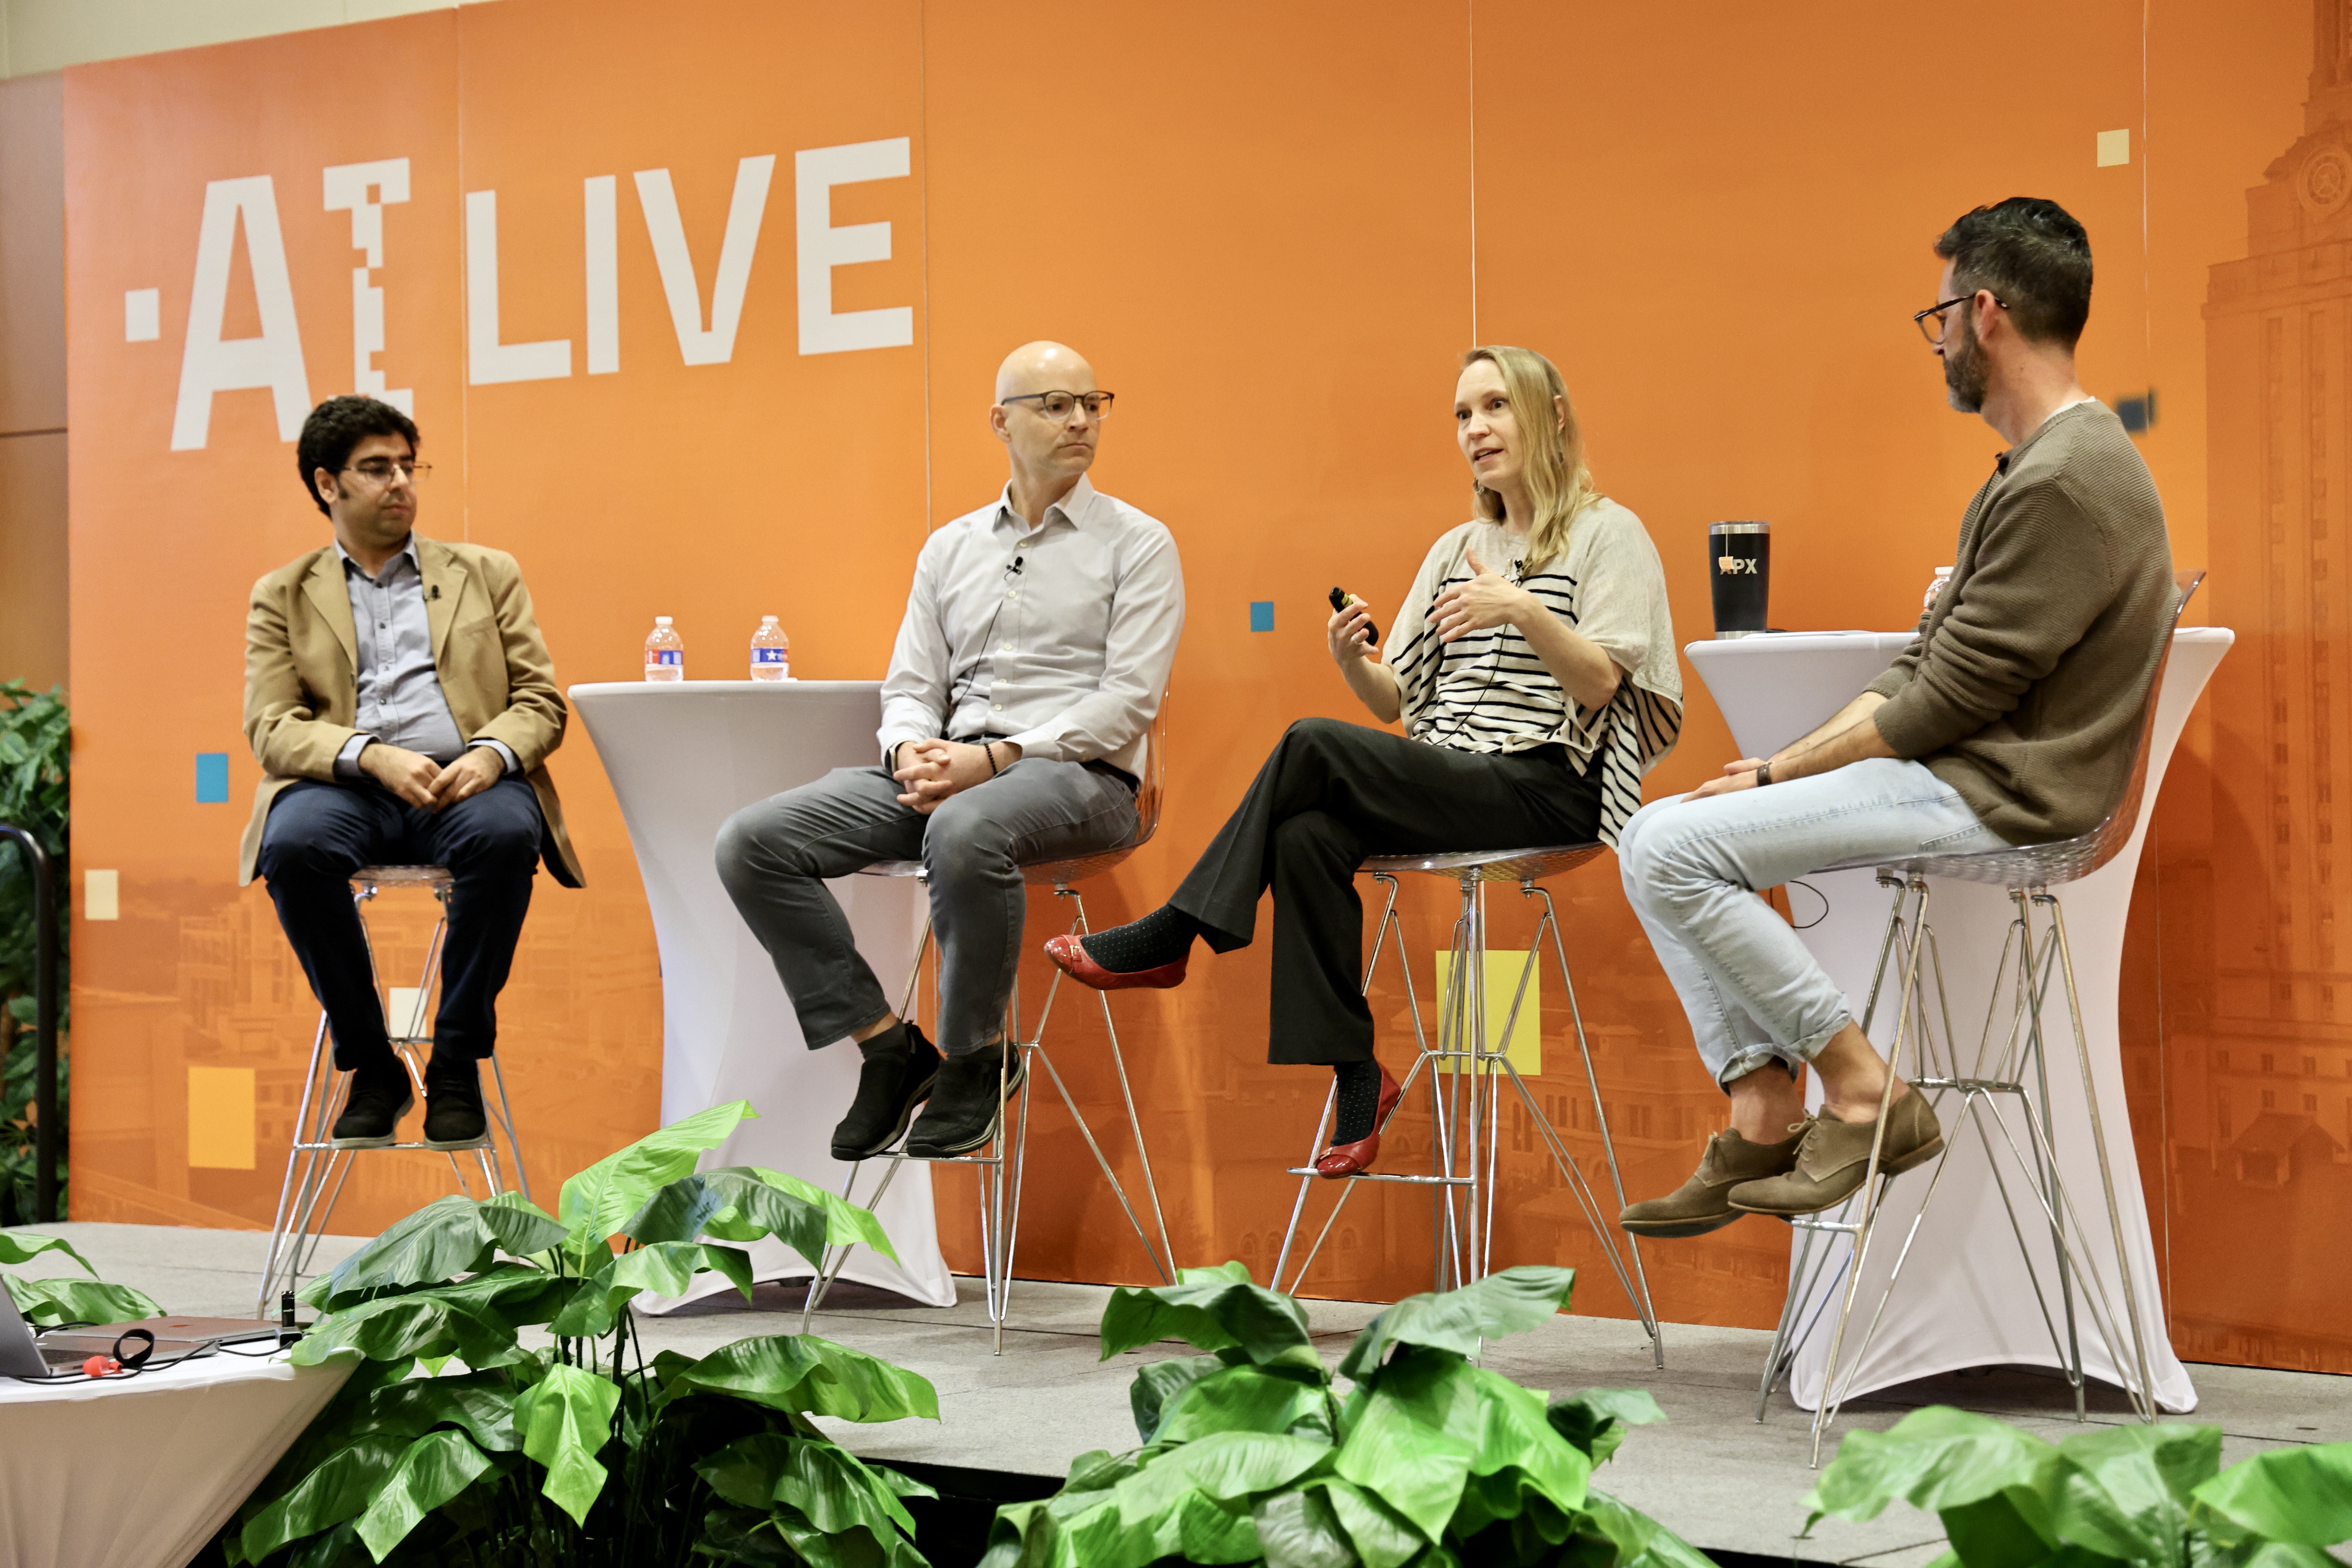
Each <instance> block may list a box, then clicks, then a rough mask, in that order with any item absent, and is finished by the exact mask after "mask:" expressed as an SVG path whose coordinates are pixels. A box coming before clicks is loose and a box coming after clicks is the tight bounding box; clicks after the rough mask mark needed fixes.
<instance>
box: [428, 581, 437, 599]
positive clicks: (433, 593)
mask: <svg viewBox="0 0 2352 1568" xmlns="http://www.w3.org/2000/svg"><path fill="white" fill-rule="evenodd" d="M440 596H441V584H438V583H436V584H433V586H432V587H430V588H428V589H426V590H425V597H426V598H428V599H437V598H439V597H440Z"/></svg>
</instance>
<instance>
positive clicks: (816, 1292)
mask: <svg viewBox="0 0 2352 1568" xmlns="http://www.w3.org/2000/svg"><path fill="white" fill-rule="evenodd" d="M883 1157H884V1158H885V1159H887V1160H888V1161H889V1162H890V1168H889V1169H888V1170H887V1171H885V1172H883V1173H882V1180H881V1181H880V1182H879V1183H878V1184H876V1186H875V1188H874V1195H873V1196H872V1197H870V1198H868V1199H866V1207H867V1208H868V1209H873V1208H876V1207H878V1206H879V1205H881V1202H882V1199H883V1197H884V1195H885V1194H887V1193H888V1192H889V1191H890V1184H891V1183H892V1182H893V1181H895V1180H896V1179H897V1178H898V1168H899V1167H900V1166H902V1165H904V1164H905V1163H907V1157H906V1155H904V1154H887V1155H885V1156H883ZM863 1163H864V1162H863V1161H855V1162H852V1163H851V1164H850V1167H849V1174H848V1176H847V1177H846V1178H845V1180H844V1181H843V1182H842V1184H841V1201H842V1202H844V1203H847V1202H848V1201H849V1194H850V1193H851V1192H852V1191H854V1190H855V1189H856V1185H857V1170H858V1166H859V1165H861V1164H863ZM854 1251H856V1243H855V1242H844V1243H842V1244H841V1245H840V1246H839V1247H825V1248H823V1249H821V1250H820V1252H819V1254H818V1258H817V1271H816V1272H815V1273H814V1274H812V1275H810V1276H809V1288H808V1294H807V1295H806V1296H804V1297H803V1298H802V1299H801V1332H803V1333H807V1332H808V1331H809V1317H810V1314H812V1313H814V1311H815V1310H817V1308H819V1307H821V1306H823V1305H824V1299H825V1297H826V1295H827V1294H829V1293H830V1292H831V1291H832V1289H833V1282H834V1281H835V1279H839V1278H840V1277H841V1271H842V1269H843V1268H845V1267H847V1266H848V1263H849V1255H850V1254H851V1253H852V1252H854Z"/></svg>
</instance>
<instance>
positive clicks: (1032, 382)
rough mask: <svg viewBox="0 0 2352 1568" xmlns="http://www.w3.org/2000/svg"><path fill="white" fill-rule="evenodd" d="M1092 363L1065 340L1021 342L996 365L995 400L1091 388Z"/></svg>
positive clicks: (1091, 389)
mask: <svg viewBox="0 0 2352 1568" xmlns="http://www.w3.org/2000/svg"><path fill="white" fill-rule="evenodd" d="M1094 390H1095V367H1094V366H1092V365H1090V364H1088V363H1087V361H1086V356H1085V355H1083V354H1081V353H1078V351H1077V350H1076V349H1074V348H1072V347H1070V345H1069V344H1067V343H1057V342H1049V341H1048V340H1046V339H1044V338H1040V339H1039V340H1038V341H1037V342H1034V343H1023V344H1022V345H1021V346H1020V347H1019V348H1017V349H1014V350H1013V352H1012V353H1009V354H1006V355H1005V356H1004V363H1003V364H1001V365H998V366H997V367H996V400H997V401H998V402H999V403H1002V402H1003V401H1004V400H1005V399H1006V398H1008V397H1019V396H1021V395H1024V394H1025V393H1032V392H1092V391H1094Z"/></svg>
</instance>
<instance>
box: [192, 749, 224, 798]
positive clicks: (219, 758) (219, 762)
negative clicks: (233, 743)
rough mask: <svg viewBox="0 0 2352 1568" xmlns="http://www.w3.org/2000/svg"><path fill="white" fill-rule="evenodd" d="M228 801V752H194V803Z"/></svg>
mask: <svg viewBox="0 0 2352 1568" xmlns="http://www.w3.org/2000/svg"><path fill="white" fill-rule="evenodd" d="M227 803H228V753H227V752H197V753H196V804H197V805H226V804H227Z"/></svg>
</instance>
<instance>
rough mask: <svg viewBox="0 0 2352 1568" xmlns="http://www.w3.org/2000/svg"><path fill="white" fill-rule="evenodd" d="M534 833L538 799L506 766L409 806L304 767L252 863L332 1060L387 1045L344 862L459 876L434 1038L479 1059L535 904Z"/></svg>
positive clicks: (376, 1053) (441, 1047)
mask: <svg viewBox="0 0 2352 1568" xmlns="http://www.w3.org/2000/svg"><path fill="white" fill-rule="evenodd" d="M542 831H543V829H542V825H541V820H540V815H539V797H538V796H536V795H533V794H532V793H531V788H530V784H528V783H526V782H525V781H524V780H522V779H521V778H519V777H513V776H509V777H507V778H503V779H500V780H499V782H498V783H496V784H492V785H491V786H490V787H489V788H488V789H486V790H484V791H482V792H481V793H480V794H479V795H472V796H469V797H468V798H467V799H465V800H461V801H459V802H458V803H457V805H451V806H446V807H444V808H443V809H442V810H440V811H438V812H432V811H426V810H424V809H423V808H421V807H418V806H414V805H409V804H408V803H407V802H405V801H404V800H402V799H401V798H400V797H399V796H398V795H394V794H393V793H392V792H391V791H390V790H387V789H385V788H384V787H383V786H382V785H381V784H377V783H376V782H375V781H374V780H373V779H368V780H364V781H362V782H361V783H357V784H325V783H321V782H320V781H318V780H314V779H304V780H302V781H301V782H299V783H298V784H291V785H289V786H288V787H287V789H286V790H285V791H284V792H283V793H282V794H280V795H278V798H277V799H276V800H275V801H272V802H271V803H270V806H269V820H268V823H267V824H265V825H264V826H263V828H262V832H261V858H260V861H259V864H258V867H257V868H258V869H259V871H260V873H261V875H262V876H263V877H265V878H267V879H268V882H269V897H270V900H271V901H272V902H274V903H275V904H277V906H278V924H279V925H281V926H283V927H284V928H285V931H286V940H287V942H289V944H291V945H292V947H293V949H294V956H295V957H296V958H297V959H299V961H300V962H301V964H302V973H304V974H306V975H308V976H309V977H310V989H311V991H312V992H313V993H314V994H316V995H317V996H318V998H319V1005H320V1006H321V1007H324V1008H325V1009H326V1010H327V1026H328V1028H329V1029H331V1031H332V1032H333V1034H334V1037H335V1065H336V1066H337V1067H339V1068H345V1069H349V1068H354V1067H357V1066H359V1065H360V1064H361V1063H362V1062H366V1061H370V1060H377V1059H381V1058H382V1057H383V1053H384V1052H385V1051H387V1050H388V1049H390V1047H389V1045H388V1044H387V1043H386V1040H385V1031H384V1024H383V1002H382V1000H381V999H380V998H379V997H378V995H377V994H376V988H375V974H374V971H373V968H372V967H371V966H370V965H369V963H368V952H367V939H366V937H365V935H364V933H362V931H361V929H360V915H359V910H358V908H357V906H356V905H355V904H354V903H353V902H352V889H351V876H352V872H354V871H356V870H358V869H359V868H361V867H362V866H426V865H430V866H446V867H447V868H449V873H450V876H451V879H452V880H453V883H454V886H453V887H452V888H451V889H450V896H449V935H448V940H447V942H446V945H445V946H444V947H443V949H442V953H441V1005H440V1007H439V1008H438V1009H437V1010H436V1013H435V1015H434V1019H433V1041H434V1049H435V1050H436V1051H437V1052H440V1051H445V1052H449V1053H452V1054H454V1055H456V1056H457V1057H459V1058H474V1059H478V1058H482V1057H487V1056H488V1055H489V1054H490V1052H491V1050H492V1049H493V1048H494V1047H496V1046H497V1044H498V1037H499V1025H498V1014H497V1008H496V1004H497V1001H498V994H499V992H500V991H501V990H503V989H505V986H506V983H507V972H508V971H509V969H510V968H511V967H512V965H513V963H514V950H515V942H516V941H517V940H518V939H519V938H520V936H521V935H522V920H523V916H524V914H525V913H526V912H528V911H529V910H530V882H531V878H532V876H533V875H534V874H535V871H536V868H537V867H538V863H539V851H540V839H541V833H542Z"/></svg>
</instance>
